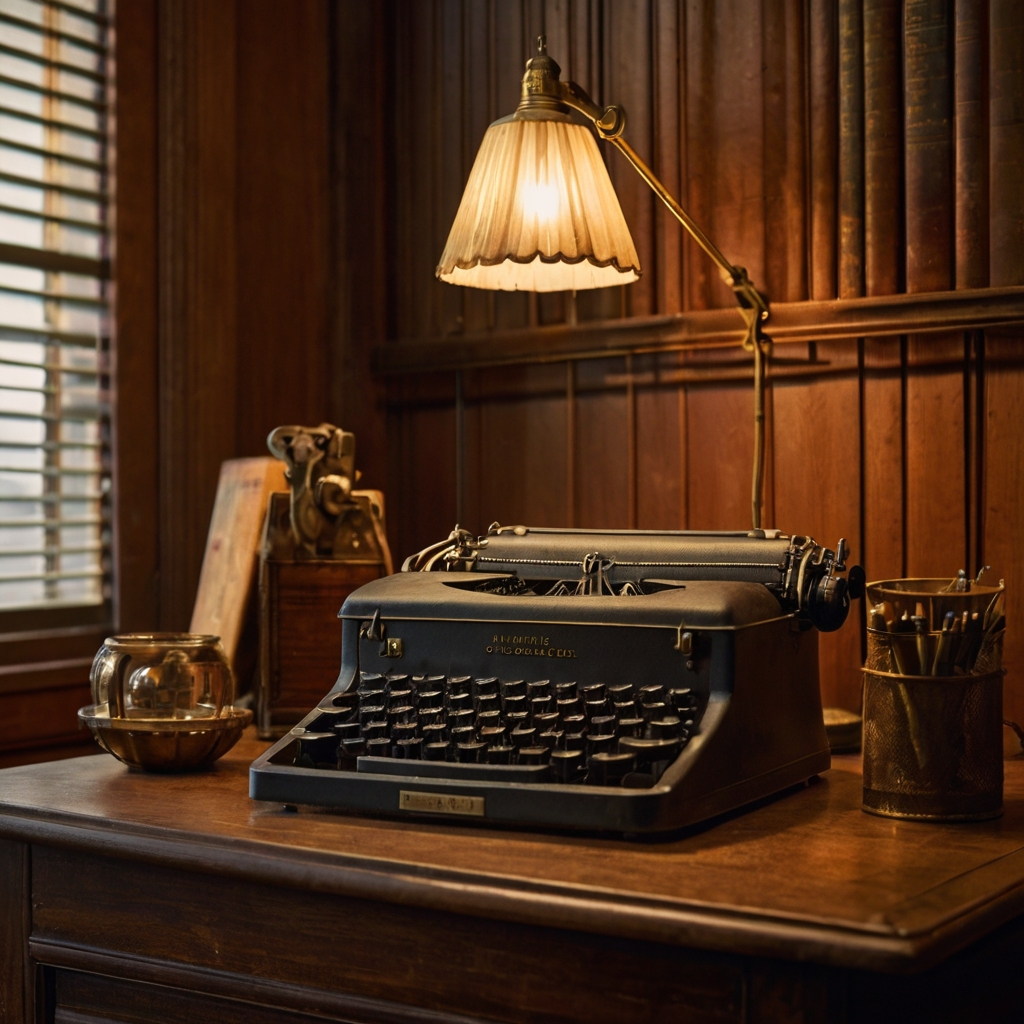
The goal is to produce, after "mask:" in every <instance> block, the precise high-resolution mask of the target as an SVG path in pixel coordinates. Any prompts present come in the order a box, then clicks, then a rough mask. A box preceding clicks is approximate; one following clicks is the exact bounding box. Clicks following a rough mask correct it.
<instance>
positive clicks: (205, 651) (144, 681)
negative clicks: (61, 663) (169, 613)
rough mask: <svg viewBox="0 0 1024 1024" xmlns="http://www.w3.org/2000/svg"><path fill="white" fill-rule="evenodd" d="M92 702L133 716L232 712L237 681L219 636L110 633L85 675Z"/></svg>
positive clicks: (117, 715)
mask: <svg viewBox="0 0 1024 1024" xmlns="http://www.w3.org/2000/svg"><path fill="white" fill-rule="evenodd" d="M89 681H90V683H91V684H92V699H93V702H94V704H106V705H107V708H108V710H109V716H110V718H111V719H112V720H114V719H131V720H134V721H138V722H140V723H141V722H142V721H153V722H159V721H165V722H167V721H190V720H197V719H198V720H202V719H215V718H221V717H225V716H228V715H230V714H231V707H232V704H233V702H234V699H235V680H234V677H233V676H232V674H231V666H230V665H229V664H228V660H227V657H226V656H225V654H224V650H223V648H222V647H221V645H220V637H216V636H206V635H203V634H199V633H127V634H123V635H119V636H112V637H108V638H107V639H106V640H104V642H103V646H102V647H101V648H100V649H99V651H98V653H97V654H96V657H95V659H94V660H93V663H92V671H91V672H90V675H89Z"/></svg>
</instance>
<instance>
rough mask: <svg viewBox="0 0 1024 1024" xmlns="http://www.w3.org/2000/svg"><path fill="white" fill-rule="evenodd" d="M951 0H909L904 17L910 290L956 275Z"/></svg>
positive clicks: (942, 285) (935, 286) (930, 287)
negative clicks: (954, 254)
mask: <svg viewBox="0 0 1024 1024" xmlns="http://www.w3.org/2000/svg"><path fill="white" fill-rule="evenodd" d="M949 15H950V10H949V0H908V2H907V4H906V8H905V14H904V19H905V20H904V23H905V27H906V39H905V44H904V65H905V71H904V82H905V89H906V132H907V155H906V161H907V291H908V292H937V291H942V290H944V289H946V288H949V287H951V285H952V281H953V274H952V270H953V210H954V203H953V178H952V169H953V138H952V130H951V129H952V90H953V74H952V67H951V59H950V58H951V53H950V34H949Z"/></svg>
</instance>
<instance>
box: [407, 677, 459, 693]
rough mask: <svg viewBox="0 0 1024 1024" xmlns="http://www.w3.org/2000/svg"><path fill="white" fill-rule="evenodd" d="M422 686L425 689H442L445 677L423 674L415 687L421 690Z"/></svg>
mask: <svg viewBox="0 0 1024 1024" xmlns="http://www.w3.org/2000/svg"><path fill="white" fill-rule="evenodd" d="M413 678H414V679H415V678H416V677H415V676H413ZM456 678H463V679H468V678H469V676H459V677H456ZM424 687H425V688H426V689H428V690H443V689H444V687H445V677H444V676H424V677H423V682H422V684H421V685H420V686H417V687H416V689H417V690H422V689H423V688H424Z"/></svg>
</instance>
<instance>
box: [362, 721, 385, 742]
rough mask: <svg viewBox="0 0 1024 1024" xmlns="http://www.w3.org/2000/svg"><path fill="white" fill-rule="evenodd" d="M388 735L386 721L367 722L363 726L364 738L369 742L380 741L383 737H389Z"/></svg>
mask: <svg viewBox="0 0 1024 1024" xmlns="http://www.w3.org/2000/svg"><path fill="white" fill-rule="evenodd" d="M387 734H388V723H387V721H385V720H381V721H379V722H367V723H366V725H364V726H363V736H365V737H366V739H368V740H376V739H380V737H381V736H387Z"/></svg>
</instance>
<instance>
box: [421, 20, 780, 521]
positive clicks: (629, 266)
mask: <svg viewBox="0 0 1024 1024" xmlns="http://www.w3.org/2000/svg"><path fill="white" fill-rule="evenodd" d="M560 73H561V69H560V68H559V66H558V65H557V64H556V63H555V61H554V60H552V59H551V58H550V57H549V56H548V55H547V46H546V41H545V37H544V36H540V37H538V39H537V55H536V56H535V57H532V58H531V59H530V60H528V61H527V62H526V74H525V75H524V76H523V89H522V98H521V99H520V101H519V106H518V107H517V108H516V112H515V113H514V114H512V115H510V116H509V117H503V118H501V119H500V120H498V121H495V122H494V124H492V125H491V126H490V128H488V129H487V133H486V134H485V135H484V139H483V142H482V143H481V145H480V151H479V153H477V157H476V162H475V163H474V164H473V169H472V171H471V172H470V175H469V181H468V182H467V183H466V190H465V192H464V193H463V196H462V202H461V203H460V205H459V210H458V213H457V214H456V215H455V222H454V224H453V225H452V230H451V233H450V234H449V236H448V243H447V245H446V246H445V249H444V252H443V253H442V254H441V262H440V263H439V264H438V267H437V276H438V277H439V278H440V279H441V280H442V281H447V282H449V283H450V284H459V285H467V286H470V287H473V288H493V289H500V290H503V291H517V290H518V291H537V292H544V291H567V290H570V289H573V290H580V289H584V288H604V287H609V286H611V285H618V284H629V283H631V282H632V281H636V280H637V279H638V278H639V276H640V265H639V264H640V261H639V259H638V257H637V254H636V248H635V247H634V245H633V239H632V238H631V237H630V234H629V229H628V228H627V227H626V222H625V219H624V218H623V216H622V209H621V208H620V206H619V202H618V199H617V198H616V196H615V190H614V189H613V187H612V183H611V180H610V178H609V177H608V170H607V168H606V167H605V165H604V162H603V161H602V160H601V155H600V153H599V152H598V149H597V143H596V142H595V141H594V136H593V133H592V132H591V130H590V128H589V127H588V126H587V124H586V123H580V119H579V118H577V117H575V116H574V114H573V111H576V112H577V113H579V114H582V115H583V117H584V118H586V119H587V121H589V122H591V123H592V124H593V126H594V129H595V130H596V131H597V134H598V135H600V137H601V138H602V139H605V140H606V141H608V142H610V143H611V144H612V145H613V146H615V147H616V148H617V149H618V150H620V151H621V152H622V153H623V154H624V155H625V157H626V159H627V160H628V161H629V162H630V163H631V164H632V165H633V166H634V167H635V168H636V170H637V172H638V173H639V174H640V176H641V177H642V178H643V179H644V181H646V182H647V184H648V185H650V186H651V188H652V189H653V190H654V192H655V194H656V195H657V196H658V197H659V198H660V199H661V200H662V202H663V203H664V204H665V205H666V206H667V207H668V208H669V209H670V210H671V211H672V213H673V214H674V215H675V216H676V218H677V219H678V220H679V222H680V223H681V224H682V225H683V227H684V228H686V230H687V231H688V232H689V233H690V235H692V237H693V238H694V239H696V241H697V244H698V245H700V247H701V248H702V249H703V250H704V251H705V252H706V253H707V254H708V256H710V257H711V259H712V260H713V261H714V263H715V265H716V266H717V267H718V269H719V272H720V273H721V275H722V279H723V280H724V281H725V283H726V284H727V285H728V286H729V287H730V288H732V290H733V291H734V292H735V294H736V301H737V302H738V303H739V313H740V315H741V316H742V317H743V322H744V324H746V328H747V333H746V337H745V339H744V342H743V346H744V348H746V349H747V350H748V351H751V352H753V355H754V473H753V493H752V499H751V504H752V507H753V508H752V510H753V524H754V529H759V528H760V526H761V497H762V489H763V482H764V365H765V358H766V356H767V355H768V353H769V351H770V347H771V339H769V338H768V337H767V336H766V335H765V334H764V333H763V331H762V324H763V323H764V321H765V320H767V319H768V299H767V298H766V297H765V296H764V295H762V293H761V292H760V291H758V290H757V288H756V287H755V286H754V285H753V284H752V283H751V281H750V278H749V277H748V276H747V272H746V270H744V268H743V267H737V266H734V265H733V264H731V263H730V262H729V261H728V260H727V259H726V258H725V256H723V255H722V253H721V251H720V250H719V249H718V247H717V246H716V245H715V244H714V242H712V241H711V239H709V238H708V237H707V235H705V234H704V232H703V231H701V229H700V228H699V227H698V226H697V225H696V224H695V223H694V221H693V219H692V218H691V217H690V215H689V214H688V213H687V212H686V211H685V210H684V209H683V208H682V207H681V206H680V205H679V203H678V202H676V200H675V199H673V198H672V196H671V195H670V194H669V192H668V190H667V189H666V188H665V186H664V185H663V184H662V183H661V182H660V181H659V180H658V178H657V177H656V176H655V174H654V172H653V171H652V170H651V169H650V168H649V167H648V166H647V164H645V163H644V161H643V160H641V159H640V157H639V156H638V155H637V154H636V152H635V151H634V150H633V148H632V147H631V146H630V145H629V143H628V142H626V140H625V139H624V138H623V137H622V132H623V129H624V128H625V126H626V115H625V112H624V111H623V109H622V108H621V107H617V106H608V107H604V108H603V109H602V108H601V107H599V106H598V105H597V104H596V103H594V101H593V100H592V99H591V98H590V97H589V96H588V95H587V94H586V92H584V91H583V89H581V88H580V87H579V86H578V85H577V84H576V83H575V82H562V81H560V80H559V74H560Z"/></svg>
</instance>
